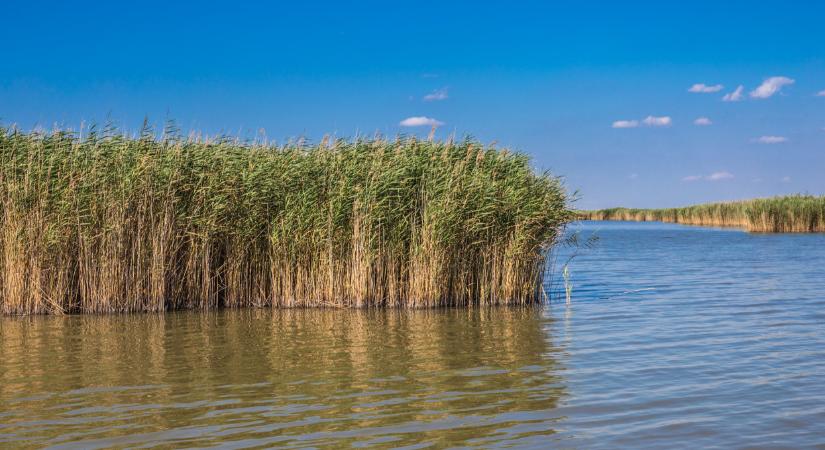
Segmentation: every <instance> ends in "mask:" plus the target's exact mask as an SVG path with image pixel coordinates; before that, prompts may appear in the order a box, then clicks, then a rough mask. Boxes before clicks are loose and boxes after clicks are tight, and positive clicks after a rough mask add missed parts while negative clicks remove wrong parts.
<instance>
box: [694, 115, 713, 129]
mask: <svg viewBox="0 0 825 450" xmlns="http://www.w3.org/2000/svg"><path fill="white" fill-rule="evenodd" d="M693 124H694V125H698V126H700V127H706V126H708V125H713V122H712V121H711V120H710V119H708V118H707V117H699V118H698V119H696V120H694V121H693Z"/></svg>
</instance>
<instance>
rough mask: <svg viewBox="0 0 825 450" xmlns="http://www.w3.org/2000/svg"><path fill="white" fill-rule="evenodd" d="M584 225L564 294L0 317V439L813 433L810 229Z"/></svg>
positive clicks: (541, 444) (817, 253) (817, 412)
mask: <svg viewBox="0 0 825 450" xmlns="http://www.w3.org/2000/svg"><path fill="white" fill-rule="evenodd" d="M583 232H584V233H586V234H588V235H589V234H591V233H593V232H596V233H597V234H598V235H599V236H600V241H599V243H598V245H597V246H596V248H595V249H592V250H586V251H583V252H582V253H581V254H580V255H579V256H577V257H576V258H575V259H574V260H573V262H572V263H571V270H570V272H571V274H572V280H573V283H574V286H575V287H574V291H573V298H572V303H571V304H570V305H566V304H565V303H564V302H558V303H553V304H552V305H550V306H547V307H544V308H481V309H471V310H440V311H396V310H390V311H348V310H286V311H283V310H280V311H279V310H242V311H219V312H210V313H200V312H179V313H169V314H162V315H128V316H74V317H30V318H1V319H0V339H2V341H0V343H1V345H0V447H3V448H5V447H12V448H13V447H55V448H84V449H85V448H110V447H141V448H147V447H164V448H168V447H210V446H218V447H227V448H260V447H271V446H287V447H302V448H303V447H316V448H332V447H341V446H364V447H378V448H385V447H406V448H425V447H430V448H443V447H457V446H461V447H464V446H479V447H519V448H546V447H564V448H594V447H602V448H616V447H634V448H638V447H649V448H674V447H682V448H695V447H700V446H701V447H713V446H718V447H725V448H730V447H748V446H751V447H760V448H764V447H797V448H798V447H815V446H817V445H819V446H823V445H825V398H824V397H823V395H825V394H823V393H825V313H823V312H822V311H825V276H823V271H824V270H825V269H823V267H825V235H751V234H746V233H741V232H738V231H731V230H712V229H704V228H688V227H681V226H676V225H657V224H622V223H609V224H600V223H590V224H587V225H585V226H584V230H583ZM560 260H566V256H564V255H562V256H560ZM548 287H549V288H553V289H554V290H556V291H558V288H559V287H558V286H548Z"/></svg>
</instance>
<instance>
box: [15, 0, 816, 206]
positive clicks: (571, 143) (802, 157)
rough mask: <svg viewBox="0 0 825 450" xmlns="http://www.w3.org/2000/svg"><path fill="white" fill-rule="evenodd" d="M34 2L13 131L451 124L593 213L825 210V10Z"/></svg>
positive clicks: (295, 132) (345, 129) (25, 9)
mask: <svg viewBox="0 0 825 450" xmlns="http://www.w3.org/2000/svg"><path fill="white" fill-rule="evenodd" d="M17 3H19V4H16V5H14V4H12V5H4V11H3V13H4V18H5V20H4V24H3V27H0V42H3V43H4V45H3V52H2V56H0V119H2V123H4V124H6V125H8V124H11V123H16V124H18V125H19V126H21V127H23V128H26V129H29V128H32V127H34V126H35V125H42V126H51V125H52V124H54V123H58V124H61V125H63V126H69V127H77V126H78V124H80V123H81V121H86V122H90V121H98V122H101V121H105V120H106V118H107V117H111V118H113V119H115V120H116V121H117V122H118V123H119V124H120V125H121V126H122V127H124V128H128V129H134V128H136V127H138V126H139V124H140V123H141V121H142V120H143V118H144V117H145V116H148V117H149V118H150V120H151V121H153V122H154V123H157V124H162V123H163V122H164V121H165V120H166V119H167V118H174V119H175V120H176V121H177V122H178V124H179V125H180V126H181V127H183V128H184V129H190V128H193V129H198V130H202V131H205V132H207V133H218V132H226V133H232V134H239V133H240V134H243V135H249V134H252V133H254V132H255V130H258V129H261V128H263V129H265V130H266V133H267V135H268V136H269V137H270V138H273V139H277V140H283V139H286V138H289V137H296V136H306V137H308V138H310V139H312V140H316V141H317V140H320V139H321V137H322V136H323V135H324V134H326V133H332V134H336V135H338V136H342V137H346V136H353V135H355V134H356V133H362V134H364V133H368V134H372V133H374V132H375V131H380V132H382V133H384V134H387V135H395V134H397V133H408V134H420V135H425V134H427V132H428V131H429V126H428V125H421V126H411V127H408V126H403V125H402V122H403V123H406V124H410V125H415V124H419V123H437V124H439V125H440V126H439V128H438V135H439V136H441V137H443V136H446V135H448V134H450V133H453V132H455V133H456V134H458V135H464V134H470V135H472V136H475V137H476V138H478V139H481V140H482V141H484V142H491V141H497V142H498V143H499V144H500V145H506V146H511V147H514V148H516V149H519V150H521V151H524V152H527V153H529V154H531V155H532V156H533V158H534V161H535V165H536V167H538V168H541V169H549V170H551V171H552V172H554V173H557V174H559V175H564V176H565V178H566V183H567V185H568V187H569V188H570V189H571V190H578V191H579V193H580V196H581V199H580V200H579V201H578V206H579V207H581V208H600V207H607V206H616V205H625V206H637V207H659V206H677V205H684V204H689V203H695V202H703V201H712V200H730V199H739V198H748V197H755V196H767V195H774V194H783V193H792V192H810V193H816V194H823V193H825V176H823V168H825V95H823V96H817V95H816V94H817V93H818V92H821V91H825V27H824V26H823V25H822V18H823V17H825V4H823V3H819V4H814V2H784V3H782V4H776V3H764V4H757V3H756V2H733V1H731V2H724V4H720V3H722V2H702V1H694V2H690V3H689V4H687V3H684V4H680V5H676V2H641V1H639V2H632V1H627V2H595V1H589V2H572V1H568V2H554V3H552V4H551V3H549V2H499V3H493V2H450V3H449V4H445V3H446V2H434V1H433V2H430V1H416V2H405V3H396V2H393V3H389V2H359V3H358V4H357V5H354V4H343V3H342V2H329V3H325V2H302V3H300V4H299V2H282V3H281V2H272V3H269V4H263V3H261V4H253V3H245V2H198V3H191V4H187V3H184V2H181V3H177V4H176V5H171V6H170V5H166V4H165V3H164V2H153V1H144V2H140V3H134V4H131V5H127V4H125V3H124V4H119V3H117V2H105V3H104V2H93V1H90V2H84V3H82V5H79V4H73V3H70V2H54V3H49V2H28V4H24V3H26V2H17ZM772 77H775V78H772ZM766 81H767V83H766ZM695 84H704V85H705V86H704V87H703V88H702V87H700V88H697V89H694V90H699V91H702V90H704V91H712V92H705V93H700V92H689V90H690V89H691V87H692V86H694V85H695ZM763 84H764V86H762V85H763ZM717 85H721V86H722V87H721V88H719V87H718V86H717ZM740 85H741V86H742V89H741V91H740V92H741V99H740V100H739V101H723V100H722V98H723V96H725V95H729V94H732V93H734V92H735V91H736V89H737V87H738V86H740ZM760 86H762V88H760ZM768 94H770V95H768ZM699 118H707V119H708V121H709V122H710V124H709V125H696V124H694V122H695V121H696V120H697V119H699ZM406 119H411V120H408V121H406V122H404V121H405V120H406ZM646 119H647V120H646ZM700 123H702V122H701V121H700Z"/></svg>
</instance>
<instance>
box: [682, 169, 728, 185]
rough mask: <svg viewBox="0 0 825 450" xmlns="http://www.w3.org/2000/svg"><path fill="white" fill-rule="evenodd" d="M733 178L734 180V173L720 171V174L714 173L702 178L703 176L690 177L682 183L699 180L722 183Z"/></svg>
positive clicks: (685, 178)
mask: <svg viewBox="0 0 825 450" xmlns="http://www.w3.org/2000/svg"><path fill="white" fill-rule="evenodd" d="M732 178H734V177H733V174H732V173H730V172H728V171H726V170H722V171H719V172H713V173H712V174H710V175H705V176H702V175H688V176H686V177H684V178H682V181H689V182H690V181H699V180H705V181H722V180H730V179H732Z"/></svg>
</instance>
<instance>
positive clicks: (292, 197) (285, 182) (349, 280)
mask: <svg viewBox="0 0 825 450" xmlns="http://www.w3.org/2000/svg"><path fill="white" fill-rule="evenodd" d="M0 202H2V211H0V308H2V312H3V313H5V314H37V313H102V312H128V311H162V310H171V309H186V308H204V309H208V308H219V307H242V306H273V307H308V306H335V307H373V306H388V307H406V308H417V307H435V306H462V305H474V304H526V303H535V302H539V301H541V300H542V298H543V292H542V289H541V286H542V278H543V276H544V270H545V260H546V257H547V253H548V251H549V249H550V248H551V247H552V246H553V244H554V243H555V242H556V240H557V239H558V238H559V236H560V233H561V231H562V228H563V227H564V225H565V223H566V222H568V221H569V220H571V219H572V218H573V213H572V211H571V210H570V209H569V207H568V197H567V195H566V193H565V191H564V189H563V186H562V184H561V182H560V180H559V179H558V178H556V177H553V176H552V175H550V174H548V173H535V172H534V171H533V170H532V169H531V168H530V165H529V159H528V158H527V157H526V156H525V155H523V154H520V153H515V152H511V151H508V150H506V149H496V148H493V147H491V146H484V145H482V144H480V143H478V142H476V141H473V140H471V139H465V140H463V141H458V142H452V141H420V140H417V139H415V138H398V139H395V140H386V139H381V138H374V139H355V140H329V139H324V141H323V142H321V143H320V144H318V145H306V144H303V143H301V142H291V143H287V144H283V145H273V144H268V143H265V142H245V143H244V142H239V141H238V140H236V139H228V138H215V139H200V138H195V137H191V136H190V137H189V138H182V137H180V136H178V135H176V134H175V133H172V132H169V131H168V130H167V131H166V132H165V133H164V135H163V137H160V138H158V137H156V136H155V135H154V134H153V133H152V132H151V131H150V130H144V131H143V132H142V133H141V134H140V136H137V137H127V136H125V135H124V134H122V133H119V132H117V131H115V130H111V129H107V130H104V131H101V132H95V131H92V132H91V133H87V134H86V136H83V137H82V138H81V137H78V136H77V135H76V134H74V133H71V132H67V131H53V132H48V133H46V132H21V131H18V130H16V129H13V128H0Z"/></svg>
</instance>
